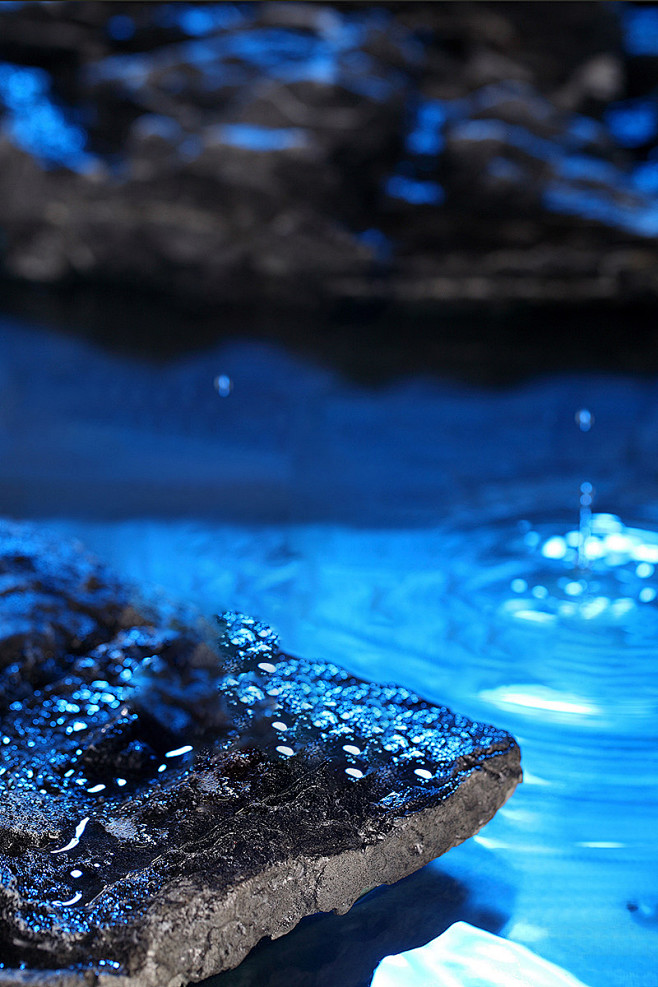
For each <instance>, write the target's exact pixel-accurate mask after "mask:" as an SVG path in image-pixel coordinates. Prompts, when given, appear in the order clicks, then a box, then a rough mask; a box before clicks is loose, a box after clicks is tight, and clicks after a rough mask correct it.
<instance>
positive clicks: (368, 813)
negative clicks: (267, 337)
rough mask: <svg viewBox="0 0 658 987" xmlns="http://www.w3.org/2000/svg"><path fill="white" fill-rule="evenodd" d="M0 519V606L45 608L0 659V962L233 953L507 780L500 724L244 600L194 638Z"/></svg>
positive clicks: (76, 559)
mask: <svg viewBox="0 0 658 987" xmlns="http://www.w3.org/2000/svg"><path fill="white" fill-rule="evenodd" d="M0 534H1V535H2V541H3V544H5V545H6V546H7V547H6V548H5V549H3V556H2V557H3V564H4V575H5V577H6V578H7V590H6V594H5V596H4V597H3V598H2V599H0V605H2V606H6V605H7V601H9V606H10V607H12V608H13V609H12V613H13V612H15V610H16V606H15V605H14V604H16V602H17V601H19V600H20V601H22V605H23V610H24V613H25V614H26V615H27V619H28V620H29V621H35V622H36V623H39V622H40V624H41V625H43V626H45V621H46V620H48V621H50V622H51V623H52V624H53V626H54V617H53V615H57V626H58V627H61V628H63V630H61V631H59V633H53V635H50V636H47V637H45V638H44V637H43V635H42V634H39V635H37V636H32V637H29V636H26V637H25V638H24V639H23V645H22V646H21V647H19V648H18V650H16V645H15V644H12V649H13V650H12V651H11V654H10V656H9V658H8V663H7V664H6V665H5V667H3V669H2V671H0V682H1V684H2V699H3V710H2V741H1V743H0V774H1V775H2V785H3V800H2V805H1V807H0V871H1V873H2V882H1V889H0V956H1V957H2V959H1V961H0V984H4V985H18V984H26V983H38V984H39V985H41V987H47V985H50V984H53V985H54V984H57V985H60V987H63V985H69V984H71V985H73V984H75V985H83V984H88V983H100V984H102V983H105V982H107V983H108V984H109V983H113V984H117V983H118V984H126V985H129V984H131V985H132V984H134V985H145V987H146V985H153V987H156V985H158V987H159V985H161V984H163V983H169V984H183V983H185V982H187V981H189V980H197V979H200V978H202V977H205V976H209V975H211V974H213V973H217V972H219V971H221V970H224V969H229V968H232V967H235V966H236V965H237V964H238V963H239V962H240V961H241V960H242V958H243V957H244V956H245V955H246V954H247V953H248V952H249V950H250V949H251V948H252V946H254V945H255V944H256V943H257V942H258V941H259V940H260V939H261V938H262V937H263V936H271V937H273V938H276V937H278V936H280V935H283V934H284V933H285V932H287V931H289V930H290V929H292V928H293V927H294V926H295V925H296V924H297V923H298V922H299V920H300V919H301V918H302V917H304V916H305V915H308V914H311V913H314V912H318V911H338V912H343V911H346V910H347V909H349V907H350V906H351V905H352V903H353V902H354V901H355V900H356V899H357V898H358V897H360V896H361V895H362V894H363V893H364V891H365V890H367V889H369V888H372V887H374V886H377V885H379V884H382V883H392V882H394V881H397V880H398V879H399V878H401V877H403V876H405V875H406V874H409V873H411V872H413V871H415V870H417V869H418V868H419V867H422V866H423V864H424V863H426V862H427V861H429V860H431V859H432V858H434V857H436V856H438V855H439V854H441V853H443V852H445V851H446V850H447V849H449V848H450V847H451V846H454V845H456V844H458V843H460V842H462V841H463V840H464V839H467V838H468V837H469V836H471V835H472V834H473V833H475V832H477V830H478V829H480V828H481V826H483V825H484V824H485V823H486V822H487V821H488V820H489V819H490V818H491V816H492V815H493V814H494V812H495V811H496V810H497V808H499V806H500V805H501V804H502V803H503V802H504V801H505V800H506V799H507V798H508V797H509V796H510V794H511V793H512V791H513V790H514V788H515V786H516V784H517V783H518V781H519V780H520V767H519V751H518V747H517V746H516V744H515V742H514V740H513V739H512V738H511V737H510V736H509V735H508V734H506V733H504V732H503V731H500V730H497V729H495V728H494V727H490V726H486V725H484V724H480V723H473V722H471V721H470V720H468V719H466V718H465V717H463V716H459V715H456V714H453V713H452V712H450V711H449V710H448V709H446V708H445V707H440V706H433V705H431V704H429V703H427V702H425V701H423V700H422V699H419V698H418V697H417V696H415V695H413V694H412V693H410V692H408V691H407V690H405V689H402V688H398V687H394V686H381V685H375V684H372V683H366V682H363V681H361V680H359V679H356V678H354V677H352V676H350V675H349V674H348V673H347V672H345V671H343V670H341V669H340V668H338V667H336V666H334V665H331V664H327V663H323V662H319V661H307V660H303V659H296V658H293V657H291V656H289V655H286V654H284V653H283V652H281V651H280V650H279V647H278V643H277V641H276V638H275V636H274V635H273V633H272V632H271V631H270V630H269V628H267V627H265V626H264V625H262V624H259V623H258V622H257V621H255V620H253V619H251V618H248V617H244V616H242V615H239V614H235V613H230V614H226V615H225V616H224V618H222V620H221V621H220V638H219V641H218V642H217V643H216V644H215V645H213V646H211V645H210V644H209V643H208V642H207V641H206V640H205V638H204V636H203V634H202V633H201V631H200V630H194V629H192V630H189V629H188V630H187V631H186V632H184V633H183V632H181V630H180V629H177V628H176V627H175V626H173V624H172V622H171V620H167V619H164V618H163V617H158V616H157V615H154V613H153V612H152V611H149V610H148V608H142V609H141V610H140V609H135V608H134V607H132V606H131V603H130V594H129V593H128V592H127V591H126V590H125V589H122V588H121V587H120V586H119V585H118V584H117V583H116V582H115V581H113V580H112V579H111V577H108V576H106V574H105V573H104V571H103V570H102V569H101V568H100V567H99V566H98V565H97V564H95V563H93V562H92V561H90V560H89V559H87V558H86V557H85V556H84V555H82V554H81V553H80V552H79V550H78V549H75V548H72V547H70V546H56V545H53V544H50V543H48V541H47V540H46V539H44V538H43V537H42V536H40V535H38V534H36V533H35V532H34V531H33V530H32V529H28V528H24V527H20V526H15V525H10V524H5V525H3V527H2V531H1V532H0ZM10 576H12V577H13V582H12V583H11V585H9V577H10ZM44 586H47V587H48V595H47V596H45V597H44ZM78 593H80V599H81V600H82V603H78V604H77V605H78V606H79V607H82V608H83V609H84V611H85V613H86V614H87V615H88V616H89V618H90V620H91V621H92V626H91V627H90V629H89V633H88V634H87V636H86V638H85V639H84V640H83V639H81V638H80V637H79V636H77V630H76V627H75V624H74V625H70V624H68V623H67V621H66V620H65V619H64V618H65V615H66V614H67V613H68V612H69V611H70V610H73V609H74V608H75V606H76V600H77V594H78ZM12 597H15V598H16V599H15V600H14V601H12ZM142 611H144V615H143V616H141V613H142ZM74 612H75V613H77V612H78V611H77V610H75V611H74ZM48 626H50V623H49V624H48ZM46 668H47V674H46V672H45V671H43V669H46Z"/></svg>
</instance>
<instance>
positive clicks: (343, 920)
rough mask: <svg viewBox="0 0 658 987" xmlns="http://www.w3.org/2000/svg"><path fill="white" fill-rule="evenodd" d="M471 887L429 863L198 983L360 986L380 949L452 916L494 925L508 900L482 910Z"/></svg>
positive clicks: (213, 986)
mask: <svg viewBox="0 0 658 987" xmlns="http://www.w3.org/2000/svg"><path fill="white" fill-rule="evenodd" d="M496 891H497V892H498V893H500V892H501V888H500V887H498V886H497V887H496ZM502 891H503V893H505V892H506V891H507V889H504V888H503V889H502ZM476 894H477V890H475V893H474V889H473V888H471V887H469V886H468V885H467V884H463V883H462V882H461V881H457V880H455V878H453V877H452V876H450V875H449V874H446V873H442V872H441V871H440V870H439V869H438V868H437V867H426V868H425V869H424V870H422V871H419V872H418V873H416V874H413V875H412V876H411V877H408V878H406V879H405V880H404V881H400V882H399V883H398V884H396V885H394V886H393V887H390V888H380V889H378V890H377V891H374V892H372V893H371V894H370V895H368V897H366V898H364V899H363V901H360V902H358V904H357V905H355V907H354V908H352V909H351V910H350V911H349V912H348V913H347V915H323V916H318V917H317V918H314V919H307V920H306V921H304V922H302V923H300V925H299V926H298V927H297V928H296V929H295V930H294V931H293V932H291V933H290V935H288V936H285V937H284V938H282V939H277V940H275V941H274V942H273V941H271V940H265V941H264V942H262V943H260V944H259V945H258V946H257V947H256V949H255V950H254V951H253V952H252V953H251V954H250V955H249V956H248V957H247V959H246V960H245V961H244V962H243V963H241V964H240V966H239V967H238V968H237V969H236V970H231V971H230V972H228V973H222V974H220V975H219V976H218V977H214V978H212V979H211V980H209V981H207V982H206V983H205V984H204V985H203V987H253V985H254V984H259V985H263V987H264V985H267V987H336V985H337V984H340V985H341V987H363V985H365V984H369V983H370V980H371V978H372V975H373V973H374V970H375V967H376V966H377V964H378V963H379V961H380V960H381V959H382V958H383V957H384V956H387V955H389V954H394V953H400V952H403V951H405V950H408V949H414V948H417V947H418V946H422V945H424V944H425V943H426V942H428V941H430V940H431V939H434V938H436V936H438V935H440V934H441V933H442V932H444V931H445V930H446V929H447V928H448V927H449V926H450V925H452V924H453V922H458V921H468V922H471V923H472V924H475V925H479V926H482V927H484V928H486V929H487V930H490V931H495V932H498V930H499V929H500V928H501V927H502V926H503V925H504V924H505V921H506V920H507V917H508V916H507V914H506V908H507V906H508V903H507V902H506V901H500V900H499V901H498V903H497V911H495V912H494V911H492V910H487V909H483V908H482V906H481V905H479V904H478V902H477V899H476V897H475V895H476Z"/></svg>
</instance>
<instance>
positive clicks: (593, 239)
mask: <svg viewBox="0 0 658 987" xmlns="http://www.w3.org/2000/svg"><path fill="white" fill-rule="evenodd" d="M625 6H626V5H620V7H621V8H622V9H621V10H617V11H616V12H615V10H614V9H613V8H611V7H609V6H606V5H604V4H591V3H577V2H568V3H564V4H562V5H561V7H560V17H559V18H555V16H554V9H553V7H552V5H550V4H544V3H521V4H508V3H470V2H464V3H459V4H455V3H441V2H438V3H432V4H428V3H414V2H412V3H401V4H388V5H386V4H382V5H374V4H367V5H362V4H333V5H332V4H308V5H307V4H303V3H296V4H285V3H263V4H260V3H254V4H246V5H241V6H240V7H237V6H236V7H234V6H233V5H230V4H201V5H199V4H184V5H183V4H151V3H131V4H122V3H113V4H112V5H111V7H110V6H109V5H108V4H104V3H78V4H75V5H73V4H66V3H54V4H48V5H39V4H25V5H17V8H16V7H12V8H9V9H7V10H5V11H3V12H0V13H1V16H2V33H1V36H0V58H3V59H5V64H4V65H2V66H0V113H2V112H3V110H4V117H3V118H2V120H1V121H0V188H2V190H4V191H3V194H2V195H1V196H0V227H2V230H3V232H4V238H5V242H4V248H3V265H4V271H5V273H6V274H8V275H9V276H10V277H12V278H15V279H23V280H27V281H34V282H42V283H60V282H66V281H70V280H72V281H85V282H87V281H104V282H110V283H116V282H120V281H121V282H124V283H125V282H126V281H128V282H132V283H134V284H139V285H148V286H151V287H155V288H157V289H159V290H165V291H166V292H169V293H171V292H173V293H175V294H177V295H178V296H180V297H184V298H187V299H193V300H194V301H195V302H196V304H198V305H201V306H203V305H214V304H216V303H217V302H220V301H227V300H233V301H234V300H243V299H245V298H251V297H252V296H253V293H254V288H255V287H257V290H258V293H259V294H261V295H266V296H268V297H274V298H277V299H279V300H282V301H286V302H292V303H295V304H299V303H304V302H307V303H308V302H310V301H315V302H317V301H318V300H319V301H321V302H322V301H327V300H333V299H346V298H347V299H361V300H363V299H373V298H375V299H378V300H390V299H394V300H398V301H399V300H402V301H407V302H409V301H410V302H435V301H441V302H446V301H449V302H458V303H461V302H470V303H474V304H482V303H489V302H491V301H492V300H493V301H524V302H537V301H546V300H550V301H555V300H559V299H562V298H565V297H568V298H571V299H573V300H576V301H580V302H583V301H595V300H602V299H603V300H606V299H617V298H624V299H631V298H642V297H645V296H649V297H655V295H656V292H657V291H658V276H657V274H656V271H657V270H658V264H657V260H658V249H657V247H656V238H657V236H658V220H657V218H656V217H657V216H658V171H657V170H656V168H657V166H656V159H655V143H656V139H657V138H658V124H656V120H655V112H654V109H653V106H654V103H653V100H654V96H653V94H652V89H653V86H654V84H655V61H656V57H657V56H656V53H655V52H654V54H653V56H652V55H650V54H644V55H638V54H637V51H636V48H637V39H635V41H634V42H633V43H634V44H635V46H636V48H635V49H633V44H630V49H633V50H630V49H629V51H624V47H623V43H624V38H623V34H624V32H623V30H622V24H621V19H623V18H625V19H626V21H627V22H628V23H627V25H626V35H627V47H629V42H628V37H630V36H631V35H632V36H633V37H634V36H635V35H634V33H633V32H635V34H637V33H638V32H640V31H641V25H639V26H636V27H634V26H633V24H634V22H632V17H634V16H635V17H636V16H637V15H636V13H634V8H631V5H627V6H628V8H629V9H628V10H627V11H625V12H624V10H623V8H624V7H625ZM645 16H646V15H645ZM644 36H645V37H647V38H650V36H651V35H650V30H645V32H644ZM35 69H36V70H38V71H41V70H45V71H46V72H47V74H41V75H40V74H38V71H37V74H36V75H35V74H34V70H35ZM30 73H32V74H30ZM652 121H653V122H652Z"/></svg>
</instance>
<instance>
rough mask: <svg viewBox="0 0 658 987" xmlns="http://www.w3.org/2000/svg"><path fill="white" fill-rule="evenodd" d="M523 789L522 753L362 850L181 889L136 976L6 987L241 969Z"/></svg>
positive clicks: (8, 980) (155, 985) (151, 984)
mask: <svg viewBox="0 0 658 987" xmlns="http://www.w3.org/2000/svg"><path fill="white" fill-rule="evenodd" d="M521 780H522V772H521V766H520V750H519V747H518V745H516V744H513V745H512V746H511V747H510V748H509V749H508V750H506V751H504V752H502V753H496V754H494V755H493V756H490V757H489V758H488V759H487V760H485V761H484V762H482V763H480V764H479V765H478V766H476V767H475V768H474V769H473V770H472V771H471V772H470V773H469V774H468V775H467V776H466V777H465V778H464V780H463V781H462V782H461V784H460V785H459V787H458V788H457V790H456V791H455V792H454V793H453V794H452V795H451V796H450V797H449V798H448V799H446V800H445V801H443V802H441V803H440V804H438V805H436V806H433V807H431V808H428V809H425V810H422V811H421V812H418V813H411V814H410V815H407V816H403V817H401V818H400V819H399V820H398V821H397V822H396V824H395V826H394V828H393V829H392V831H390V832H389V833H387V834H386V835H385V836H384V837H383V838H382V839H380V840H378V841H376V842H375V843H372V844H370V845H367V846H365V847H363V848H362V849H360V850H347V851H344V852H342V853H338V854H335V855H333V856H320V857H308V856H300V857H295V858H291V859H289V860H288V861H285V862H283V863H278V864H275V865H273V866H270V867H267V868H265V869H264V870H263V871H261V872H260V873H259V874H256V875H254V876H253V877H251V878H249V879H247V880H245V881H243V882H241V883H239V884H237V885H235V886H233V887H230V888H228V889H227V890H226V892H225V893H224V894H220V895H218V894H217V892H216V891H215V890H209V889H207V888H205V889H204V887H203V886H202V885H201V884H200V883H199V884H197V882H194V881H193V880H184V881H180V882H174V883H173V884H172V885H170V886H169V887H168V888H167V889H166V891H165V892H164V893H163V894H162V896H161V897H159V898H158V899H157V900H156V901H155V902H154V903H153V906H152V907H151V909H150V910H149V914H148V918H147V921H146V923H145V924H144V925H143V926H142V928H141V930H140V932H141V934H142V935H143V936H144V937H145V939H146V940H147V946H146V954H145V957H144V962H143V964H142V967H141V969H140V970H139V971H137V972H135V973H134V974H133V975H131V976H123V975H119V976H117V975H112V974H111V973H107V974H105V973H102V974H93V973H92V972H91V971H89V970H86V971H83V970H52V971H49V970H40V971H36V970H25V971H19V970H4V971H0V987H110V985H113V987H182V985H184V984H186V983H188V982H190V981H192V982H194V981H198V980H202V979H204V978H206V977H209V976H212V975H214V974H217V973H220V972H222V971H224V970H229V969H233V968H234V967H236V966H238V965H239V964H240V963H241V962H242V960H243V959H244V958H245V957H246V956H247V954H248V953H249V952H250V950H251V949H252V948H253V947H254V946H255V945H256V944H257V943H258V942H259V941H260V939H262V938H264V937H266V936H269V937H270V938H272V939H276V938H279V937H280V936H282V935H285V934H286V933H287V932H290V931H291V930H292V929H293V928H294V927H295V926H296V925H297V924H298V923H299V922H300V921H301V919H302V918H304V917H306V916H308V915H311V914H315V913H316V912H329V911H335V912H338V913H341V914H342V913H344V912H347V911H348V910H349V909H350V908H351V907H352V905H353V904H354V903H355V902H356V901H357V899H358V898H359V897H360V896H361V895H362V894H363V892H364V890H365V889H366V888H372V887H375V886H378V885H381V884H394V883H395V882H396V881H399V880H401V879H402V878H403V877H407V876H408V875H409V874H411V873H413V872H414V871H416V870H419V869H420V868H421V867H423V866H425V864H427V863H429V861H431V860H433V859H435V858H436V857H439V856H441V855H442V854H444V853H445V852H446V851H447V850H449V849H451V848H452V847H454V846H457V845H459V844H460V843H463V842H464V841H465V840H467V839H469V838H470V837H471V836H474V835H475V834H476V833H477V832H479V830H480V829H482V827H483V826H485V825H486V823H488V822H489V821H490V820H491V819H492V818H493V816H494V815H495V813H496V812H497V811H498V809H500V808H501V806H502V805H504V803H505V802H506V801H507V800H508V799H509V798H510V796H511V795H512V794H513V792H514V790H515V788H516V786H517V784H518V783H519V782H520V781H521Z"/></svg>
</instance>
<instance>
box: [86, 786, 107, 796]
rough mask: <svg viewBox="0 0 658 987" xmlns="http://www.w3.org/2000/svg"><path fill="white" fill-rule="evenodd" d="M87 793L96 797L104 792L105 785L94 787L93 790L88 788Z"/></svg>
mask: <svg viewBox="0 0 658 987" xmlns="http://www.w3.org/2000/svg"><path fill="white" fill-rule="evenodd" d="M87 791H88V792H89V794H90V795H95V794H96V792H104V791H105V785H93V786H92V787H91V788H88V789H87Z"/></svg>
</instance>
